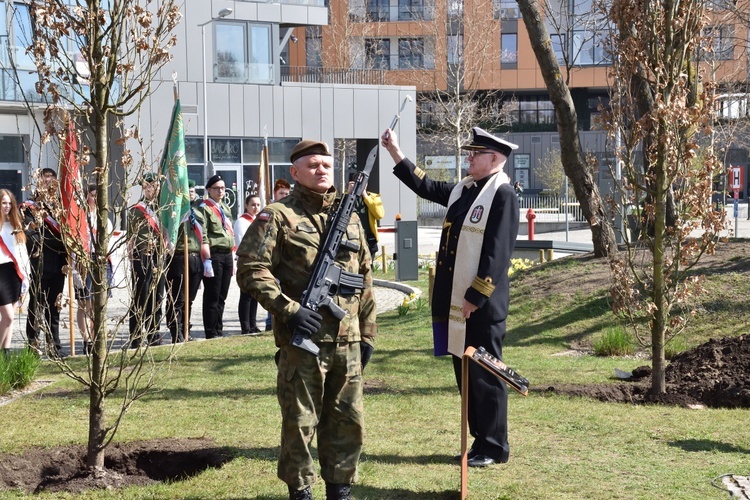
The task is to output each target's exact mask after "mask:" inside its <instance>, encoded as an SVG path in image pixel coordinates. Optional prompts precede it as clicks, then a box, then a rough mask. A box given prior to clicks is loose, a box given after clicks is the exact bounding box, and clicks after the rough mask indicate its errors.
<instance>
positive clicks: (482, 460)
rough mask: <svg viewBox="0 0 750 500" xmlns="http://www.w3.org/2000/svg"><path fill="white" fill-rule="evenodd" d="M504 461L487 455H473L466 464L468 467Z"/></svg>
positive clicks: (485, 465) (486, 465)
mask: <svg viewBox="0 0 750 500" xmlns="http://www.w3.org/2000/svg"><path fill="white" fill-rule="evenodd" d="M501 463H505V462H503V461H502V460H495V459H494V458H492V457H488V456H487V455H475V456H473V457H472V458H470V459H469V461H468V463H467V465H468V466H469V467H488V466H490V465H495V464H501Z"/></svg>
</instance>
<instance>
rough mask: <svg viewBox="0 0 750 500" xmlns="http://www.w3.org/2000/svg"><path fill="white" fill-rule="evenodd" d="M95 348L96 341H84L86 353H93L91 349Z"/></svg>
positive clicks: (84, 351)
mask: <svg viewBox="0 0 750 500" xmlns="http://www.w3.org/2000/svg"><path fill="white" fill-rule="evenodd" d="M93 350H94V343H93V342H84V343H83V353H84V354H89V355H90V354H91V351H93Z"/></svg>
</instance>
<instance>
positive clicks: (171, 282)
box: [167, 253, 203, 344]
mask: <svg viewBox="0 0 750 500" xmlns="http://www.w3.org/2000/svg"><path fill="white" fill-rule="evenodd" d="M202 277H203V262H202V261H201V257H200V255H199V254H197V253H191V254H188V300H189V303H188V306H187V308H188V312H187V315H188V324H189V323H190V313H191V312H192V310H193V301H194V300H195V297H196V295H198V289H199V288H200V286H201V278H202ZM184 278H185V259H184V258H183V254H175V256H174V257H172V262H170V263H169V269H168V270H167V286H168V291H169V293H168V295H167V327H168V328H169V333H170V334H171V335H172V343H173V344H174V343H175V342H182V341H183V340H185V339H184V334H185V279H184Z"/></svg>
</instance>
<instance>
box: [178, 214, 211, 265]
mask: <svg viewBox="0 0 750 500" xmlns="http://www.w3.org/2000/svg"><path fill="white" fill-rule="evenodd" d="M185 231H187V241H188V253H199V252H200V251H201V245H202V244H204V243H205V244H208V236H207V235H206V223H205V221H204V220H203V211H202V210H199V209H197V208H195V207H194V206H191V207H190V210H189V211H188V218H187V220H186V221H185V222H183V223H182V224H180V229H179V233H178V236H177V244H176V245H175V249H174V254H175V255H182V254H183V252H184V251H185V238H184V234H185ZM198 233H200V237H199V236H198Z"/></svg>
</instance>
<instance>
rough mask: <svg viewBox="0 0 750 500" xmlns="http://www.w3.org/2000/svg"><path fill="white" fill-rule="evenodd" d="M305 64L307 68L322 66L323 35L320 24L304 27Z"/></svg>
mask: <svg viewBox="0 0 750 500" xmlns="http://www.w3.org/2000/svg"><path fill="white" fill-rule="evenodd" d="M305 64H306V65H307V67H308V68H322V67H323V37H322V35H321V29H320V26H307V27H306V28H305Z"/></svg>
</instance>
